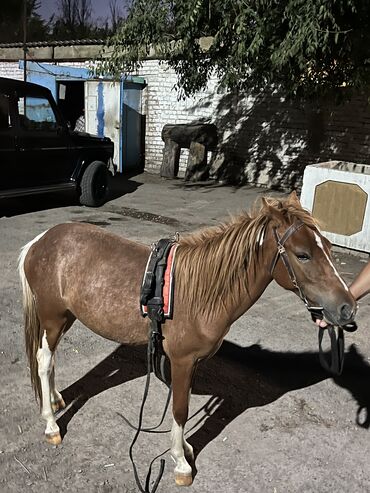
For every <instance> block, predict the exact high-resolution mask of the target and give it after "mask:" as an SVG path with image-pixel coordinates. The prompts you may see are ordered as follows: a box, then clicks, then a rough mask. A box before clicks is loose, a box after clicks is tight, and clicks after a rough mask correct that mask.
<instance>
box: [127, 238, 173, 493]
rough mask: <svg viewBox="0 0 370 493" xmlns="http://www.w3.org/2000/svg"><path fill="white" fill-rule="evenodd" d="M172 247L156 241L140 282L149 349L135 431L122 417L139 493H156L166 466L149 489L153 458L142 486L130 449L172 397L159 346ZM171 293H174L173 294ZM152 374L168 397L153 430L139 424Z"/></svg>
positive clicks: (161, 421) (164, 315)
mask: <svg viewBox="0 0 370 493" xmlns="http://www.w3.org/2000/svg"><path fill="white" fill-rule="evenodd" d="M175 243H176V240H175V239H168V238H165V239H162V240H159V241H158V242H157V243H155V244H154V245H153V246H152V252H151V254H150V257H149V260H148V263H147V266H146V270H145V273H144V278H143V282H142V285H141V293H140V308H141V313H142V315H143V316H144V317H146V316H148V317H149V319H150V328H149V334H148V347H147V376H146V382H145V389H144V395H143V399H142V403H141V407H140V413H139V423H138V426H137V427H135V426H133V425H132V424H131V423H130V422H129V421H128V420H127V419H126V418H124V417H123V419H124V420H125V421H126V423H128V424H129V426H131V427H132V428H134V429H136V433H135V436H134V438H133V440H132V442H131V446H130V449H129V456H130V459H131V463H132V466H133V470H134V476H135V480H136V484H137V486H138V488H139V490H140V491H141V493H155V491H156V490H157V488H158V486H159V482H160V480H161V478H162V475H163V472H164V466H165V461H164V459H161V461H160V467H159V473H158V475H157V478H156V480H155V482H154V484H153V486H152V489H150V480H151V473H152V466H153V463H154V461H155V460H156V459H158V458H159V457H160V455H159V456H157V457H156V458H154V459H153V460H152V462H151V463H150V466H149V470H148V473H147V476H146V479H145V483H144V485H142V484H141V481H140V478H139V475H138V472H137V468H136V465H135V461H134V458H133V447H134V445H135V443H136V440H137V439H138V436H139V434H140V432H141V431H145V432H150V433H155V431H154V430H156V429H157V428H158V427H159V426H160V425H161V424H162V423H163V420H164V417H165V415H166V412H167V409H168V405H169V403H170V399H171V393H172V388H171V384H170V383H168V381H167V379H166V376H165V360H166V356H165V353H164V350H163V344H162V341H163V336H162V324H163V323H164V322H165V320H166V319H167V318H172V312H171V309H170V310H169V312H168V313H166V314H165V313H164V309H163V308H164V298H163V286H164V275H165V272H166V267H167V260H168V256H169V253H170V250H171V248H172V246H173V245H174V244H175ZM171 292H172V293H173V290H172V291H171ZM170 301H172V300H170ZM170 306H171V307H172V302H171V303H170ZM144 307H146V311H144ZM151 371H153V373H154V374H155V375H156V377H157V378H159V380H161V381H162V382H163V383H164V384H165V385H167V387H168V389H169V390H168V396H167V400H166V404H165V407H164V410H163V414H162V418H161V420H160V423H159V424H158V425H157V426H154V427H152V428H143V427H142V422H143V414H144V406H145V402H146V399H147V397H148V392H149V385H150V373H151ZM158 433H159V432H158ZM161 455H162V454H161Z"/></svg>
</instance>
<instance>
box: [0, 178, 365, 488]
mask: <svg viewBox="0 0 370 493" xmlns="http://www.w3.org/2000/svg"><path fill="white" fill-rule="evenodd" d="M112 190H113V192H112V193H113V199H112V200H111V201H110V202H108V203H107V204H106V205H105V206H103V207H102V208H99V209H88V208H84V207H80V206H78V205H76V203H75V201H74V198H73V197H71V196H58V197H46V196H45V197H42V198H38V199H24V200H22V201H4V202H3V203H1V204H0V213H1V216H2V217H1V218H0V233H1V234H0V259H1V260H0V262H1V296H0V492H1V493H3V492H37V493H43V492H57V491H58V492H60V491H66V492H67V491H68V492H75V491H76V492H77V491H84V492H101V493H103V492H104V493H108V492H136V491H138V489H137V487H136V484H135V481H134V476H133V472H132V467H131V463H130V460H129V456H128V448H129V445H130V443H131V440H132V438H133V436H134V431H133V430H132V429H131V428H130V427H128V425H127V424H126V423H125V421H124V420H123V416H124V417H125V418H127V419H129V420H130V421H131V422H132V423H137V419H138V412H139V408H140V404H141V398H142V394H143V390H144V383H145V373H146V368H145V348H143V347H138V348H127V347H123V346H118V345H117V344H114V343H112V342H110V341H107V340H104V339H102V338H99V337H98V336H96V335H95V334H93V333H92V332H90V331H89V330H87V329H86V328H85V327H83V326H82V325H81V324H79V323H76V324H75V326H74V327H73V328H72V329H71V331H70V332H69V333H68V334H67V335H66V337H65V338H64V339H63V341H62V343H61V344H60V346H59V349H58V353H57V383H58V386H59V388H60V389H61V391H62V394H63V397H64V399H65V400H66V402H67V404H68V406H67V409H66V410H65V412H63V413H61V414H60V416H59V419H58V424H59V426H60V428H61V430H62V433H63V434H64V440H63V443H62V445H61V446H59V447H51V446H49V445H47V444H46V443H45V442H44V440H43V433H44V427H45V425H44V422H43V420H42V419H41V417H40V415H39V410H38V407H37V405H36V403H35V400H34V397H33V393H32V389H31V385H30V380H29V371H28V369H27V362H26V358H25V353H24V344H23V327H22V310H21V294H20V288H19V281H18V277H17V272H16V263H17V256H18V253H19V249H20V248H21V246H22V245H24V244H25V243H27V242H28V241H29V240H30V239H32V238H33V237H35V236H36V235H37V234H39V233H41V232H42V231H44V230H46V229H48V228H49V227H51V226H53V225H55V224H58V223H61V222H65V221H85V222H90V223H94V224H98V225H100V226H102V227H104V228H106V229H109V230H111V231H113V232H116V233H117V234H121V235H123V236H126V237H128V238H131V239H133V240H137V241H141V242H145V243H148V244H149V243H151V242H152V241H154V240H156V239H158V238H160V237H165V236H166V235H169V234H173V233H174V232H175V231H180V232H183V231H190V230H194V229H196V228H198V227H201V226H204V225H211V224H215V223H216V222H218V221H219V220H220V219H223V218H225V217H226V216H227V215H228V213H229V212H231V213H237V212H238V211H240V210H241V209H242V208H249V207H250V206H251V204H252V203H253V201H254V200H255V198H256V197H258V196H260V195H262V194H264V193H265V191H264V190H262V189H255V188H252V187H242V188H238V189H234V188H230V187H215V186H184V184H183V183H182V182H180V181H174V182H173V181H161V180H160V179H158V178H157V177H152V176H148V175H141V176H138V177H133V178H131V179H130V180H127V181H123V180H116V181H115V182H114V183H113V186H112ZM366 261H367V259H366V258H364V257H363V256H353V255H349V254H348V253H344V252H343V251H341V250H340V249H336V251H335V262H336V264H337V266H338V269H339V270H340V272H341V273H342V274H343V276H344V277H345V279H346V280H347V281H350V280H351V279H353V277H354V275H355V274H356V273H357V272H358V271H359V270H360V269H361V267H362V266H363V265H364V262H366ZM117 268H119V266H118V267H117ZM122 302H124V300H122ZM369 302H370V298H369V299H366V298H365V299H364V300H363V301H362V302H361V303H360V309H359V314H358V319H357V320H358V323H359V330H358V331H357V332H356V333H354V334H347V335H346V361H345V368H344V372H343V375H342V376H341V377H337V378H331V376H330V375H328V374H327V373H326V372H325V371H324V370H322V369H321V367H320V364H319V361H318V354H317V330H316V328H315V326H314V325H313V324H312V323H311V321H310V319H309V316H308V314H307V312H306V310H305V308H304V306H303V305H302V303H301V302H300V300H299V299H298V298H297V297H295V296H294V295H292V294H290V293H287V292H285V291H283V290H282V289H281V288H280V287H278V286H277V285H276V284H271V285H270V286H269V288H268V289H267V290H266V292H265V293H264V295H263V296H262V298H261V299H260V300H259V301H258V302H257V303H256V305H255V306H254V307H252V309H251V310H250V311H249V312H248V313H247V314H245V315H244V316H243V317H241V318H240V319H239V320H238V321H237V322H236V323H235V324H234V326H233V327H232V330H231V332H230V333H229V335H228V337H227V339H226V340H225V343H224V344H223V346H222V348H221V350H220V351H219V352H218V353H217V355H216V356H214V357H213V358H212V359H211V360H209V361H208V362H206V363H204V364H202V365H200V367H199V370H198V372H197V377H196V382H195V387H194V389H193V394H192V397H191V408H190V416H191V417H190V419H189V422H188V426H187V429H188V430H189V431H188V438H189V441H190V443H192V444H193V446H194V448H195V451H196V462H195V465H196V469H197V474H196V476H195V479H194V483H193V485H192V486H191V487H190V488H189V490H188V491H191V492H194V493H195V492H196V493H200V492H202V493H207V492H214V493H224V492H233V493H239V492H248V493H253V492H256V493H261V492H271V493H283V492H305V493H306V492H315V493H317V492H320V493H326V492H335V493H338V492H348V491H351V492H367V491H370V462H369V452H370V445H369V443H370V440H369V439H370V436H369V426H370V415H369V409H370V364H369V359H370V338H369V337H368V331H369V330H370V323H369V314H370V304H369ZM166 394H167V393H166V389H165V387H164V386H163V385H162V384H161V383H159V382H158V381H156V380H155V379H154V378H153V380H152V385H151V390H150V395H149V399H148V403H147V406H146V410H145V425H146V426H150V425H153V424H156V423H158V421H159V419H160V416H161V414H162V410H163V406H164V402H165V399H166ZM171 422H172V418H171V412H170V411H169V412H168V413H167V415H166V418H165V420H164V423H163V425H162V426H161V428H160V429H161V430H162V431H163V433H159V434H145V433H143V434H141V435H140V437H139V440H138V442H137V443H136V446H135V449H134V455H135V459H136V462H137V466H138V469H139V474H140V476H141V477H142V478H144V477H145V474H146V471H147V468H148V466H149V463H150V461H151V459H152V458H154V457H155V456H156V455H158V454H162V453H163V454H164V455H163V457H164V459H165V460H166V467H165V472H164V475H163V478H162V481H161V483H160V486H159V489H158V491H159V492H162V493H170V492H174V491H178V489H179V487H176V486H175V484H174V480H173V467H174V466H173V463H172V460H171V458H170V456H169V454H168V451H167V449H168V447H169V445H170V433H169V431H168V430H169V429H170V426H171ZM156 464H158V462H156ZM157 470H158V465H157V466H156V465H155V466H154V468H153V479H155V477H156V473H157Z"/></svg>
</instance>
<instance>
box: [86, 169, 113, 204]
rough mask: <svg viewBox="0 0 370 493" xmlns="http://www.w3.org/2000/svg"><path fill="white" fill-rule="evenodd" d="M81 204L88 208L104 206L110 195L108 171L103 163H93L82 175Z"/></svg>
mask: <svg viewBox="0 0 370 493" xmlns="http://www.w3.org/2000/svg"><path fill="white" fill-rule="evenodd" d="M80 188H81V195H80V203H81V204H82V205H86V206H88V207H99V206H100V205H103V204H104V203H105V201H106V199H107V195H108V169H107V166H106V164H105V163H103V162H102V161H93V162H92V163H91V164H89V165H88V167H87V168H86V169H85V171H84V174H83V175H82V178H81V182H80Z"/></svg>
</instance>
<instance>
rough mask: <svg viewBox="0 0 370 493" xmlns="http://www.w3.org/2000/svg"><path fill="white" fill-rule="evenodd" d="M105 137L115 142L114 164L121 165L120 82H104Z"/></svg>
mask: <svg viewBox="0 0 370 493" xmlns="http://www.w3.org/2000/svg"><path fill="white" fill-rule="evenodd" d="M103 84H104V89H103V95H104V136H105V137H109V138H110V139H112V141H113V142H114V158H113V161H114V163H115V164H116V165H117V166H118V164H119V148H120V129H121V126H120V113H121V112H120V105H121V102H120V82H111V81H104V82H103Z"/></svg>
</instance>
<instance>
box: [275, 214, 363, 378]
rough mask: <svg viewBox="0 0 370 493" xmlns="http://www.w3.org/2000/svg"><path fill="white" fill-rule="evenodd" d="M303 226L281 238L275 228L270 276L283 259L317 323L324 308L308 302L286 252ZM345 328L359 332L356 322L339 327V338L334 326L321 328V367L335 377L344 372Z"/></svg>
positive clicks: (292, 228)
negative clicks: (325, 343) (326, 340)
mask: <svg viewBox="0 0 370 493" xmlns="http://www.w3.org/2000/svg"><path fill="white" fill-rule="evenodd" d="M302 226H304V223H303V222H302V221H299V220H298V221H296V222H295V223H293V224H291V225H290V226H289V228H288V229H287V230H286V231H285V233H284V234H283V236H282V237H281V238H280V236H279V234H278V232H277V229H276V227H273V233H274V238H275V240H276V243H277V251H276V254H275V256H274V258H273V259H272V262H271V267H270V274H271V275H272V273H273V272H274V269H275V267H276V264H277V261H278V260H279V258H281V260H282V262H283V264H284V266H285V268H286V270H287V272H288V275H289V278H290V280H291V281H292V284H293V286H294V287H295V288H296V289H297V291H298V295H299V297H300V298H301V300H302V301H303V303H304V305H305V307H306V308H307V310H308V311H309V312H310V314H311V317H312V320H313V321H314V322H315V321H316V319H319V320H322V319H323V318H324V315H323V310H324V308H323V307H322V306H313V305H311V304H310V303H309V301H308V300H307V297H306V295H305V294H304V291H303V289H302V288H301V287H300V285H299V283H298V281H297V277H296V275H295V273H294V269H293V267H292V265H291V263H290V261H289V257H288V254H287V252H286V249H285V247H284V244H285V242H286V241H287V240H288V238H290V237H291V236H292V235H293V234H294V233H296V232H297V231H298V230H299V229H300V228H301V227H302ZM343 328H344V329H345V330H347V331H348V332H354V331H355V330H357V324H356V322H351V323H349V324H346V325H344V326H343V327H338V336H337V334H336V332H335V327H334V326H333V325H328V326H327V327H326V328H323V327H319V334H318V338H319V359H320V363H321V366H322V367H323V368H324V369H325V370H327V371H328V372H329V373H332V374H333V375H341V373H342V371H343V365H344V332H343ZM326 330H327V331H328V334H329V337H330V345H331V361H330V362H328V361H327V359H326V358H325V355H324V351H323V349H322V340H323V337H324V332H325V331H326Z"/></svg>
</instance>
